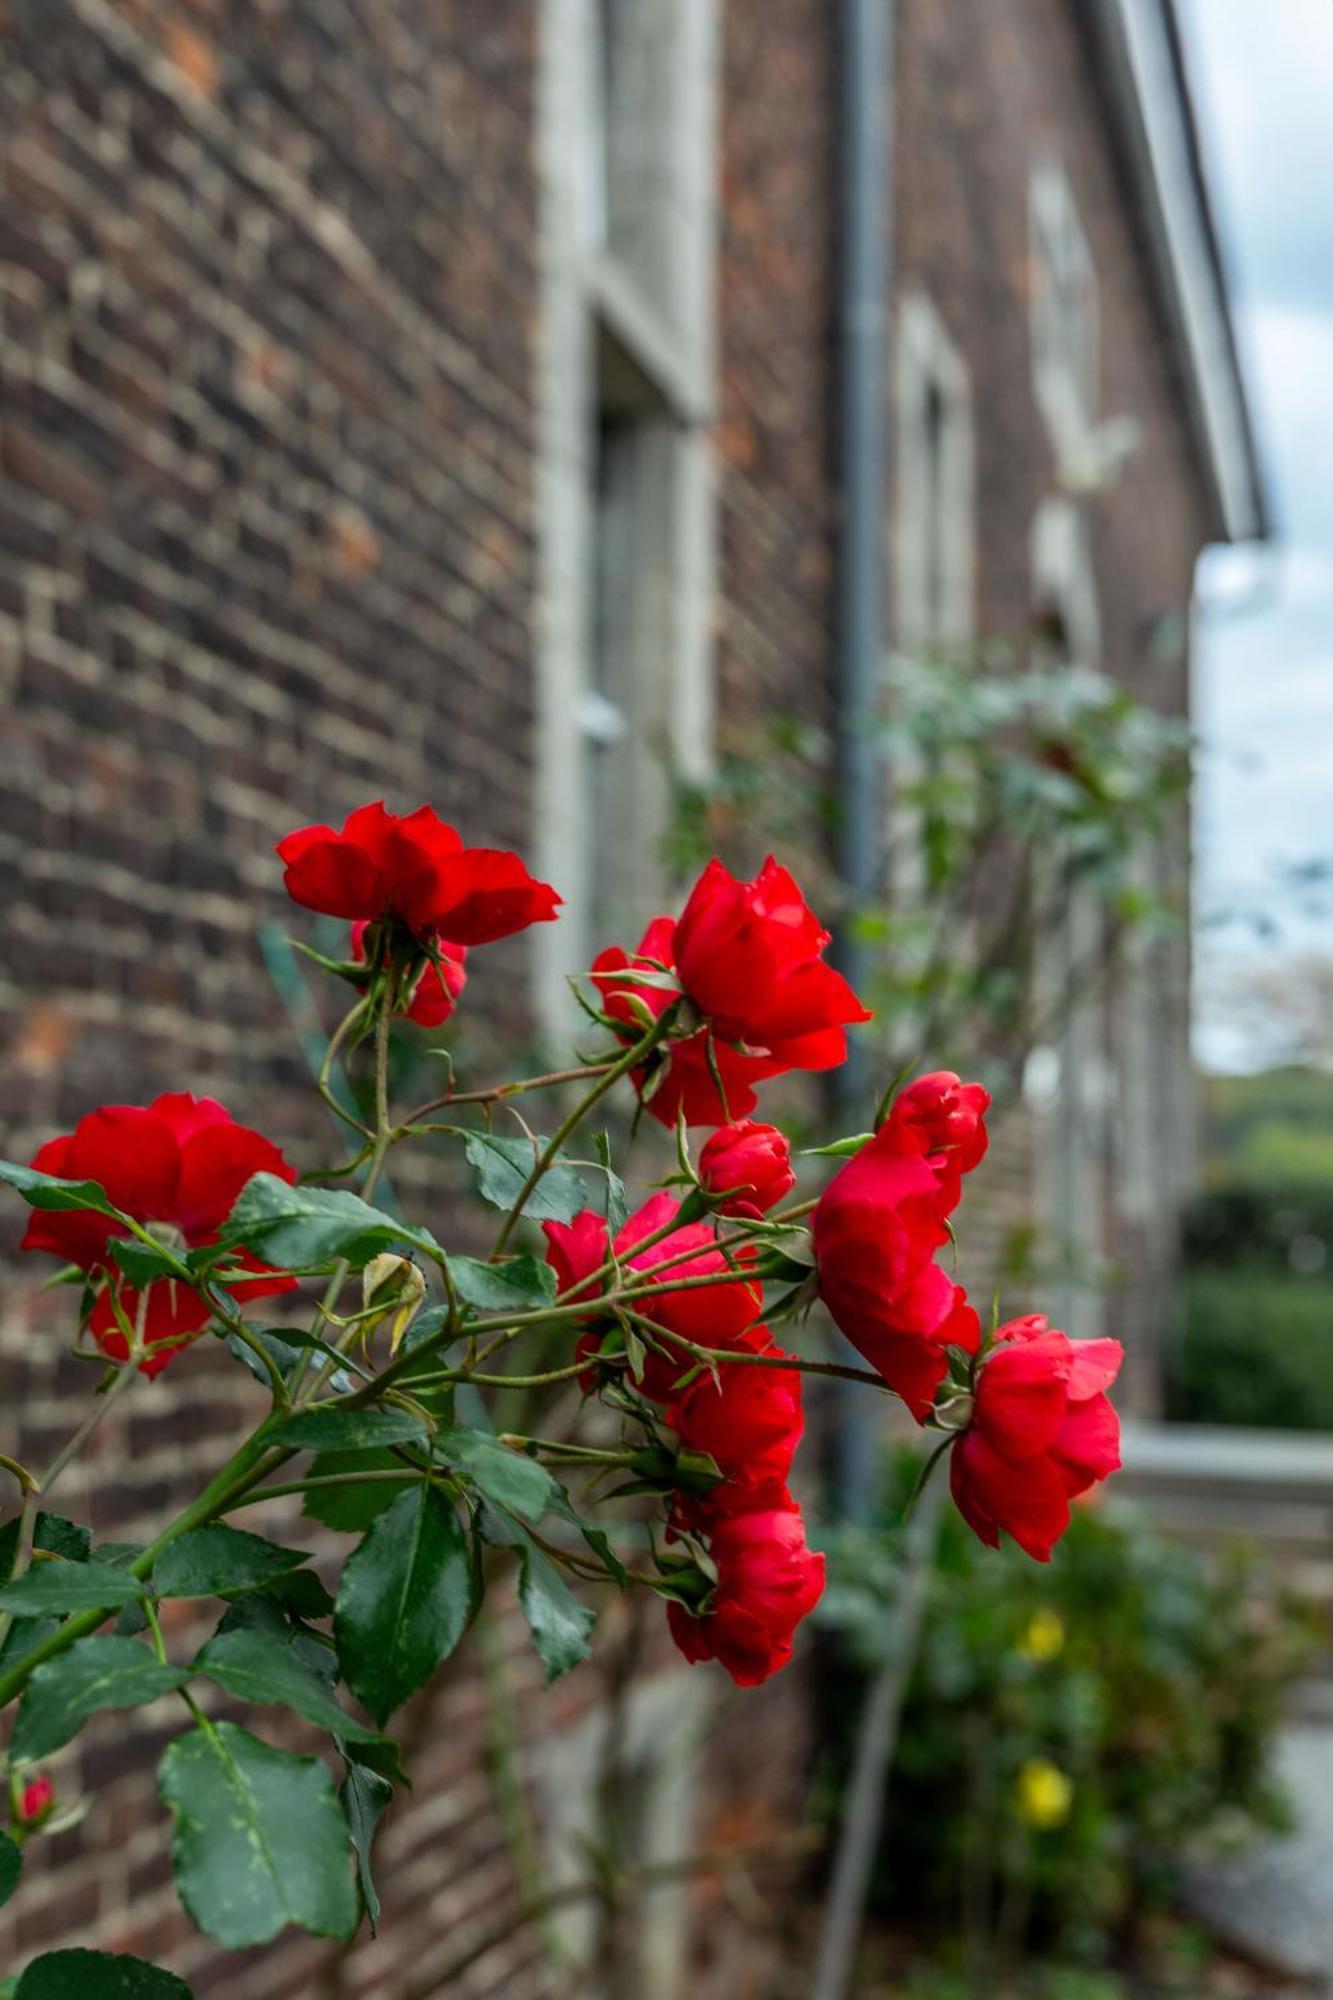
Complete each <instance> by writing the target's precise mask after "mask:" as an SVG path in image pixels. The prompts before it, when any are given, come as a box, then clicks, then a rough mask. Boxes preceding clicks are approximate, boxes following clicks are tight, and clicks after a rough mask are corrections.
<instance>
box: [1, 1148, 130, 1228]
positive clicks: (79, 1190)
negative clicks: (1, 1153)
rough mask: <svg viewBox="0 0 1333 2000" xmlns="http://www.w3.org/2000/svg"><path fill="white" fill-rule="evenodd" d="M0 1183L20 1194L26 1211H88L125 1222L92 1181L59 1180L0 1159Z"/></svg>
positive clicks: (104, 1192) (30, 1168) (113, 1204)
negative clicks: (82, 1209)
mask: <svg viewBox="0 0 1333 2000" xmlns="http://www.w3.org/2000/svg"><path fill="white" fill-rule="evenodd" d="M0 1181H6V1182H8V1184H9V1186H10V1187H12V1188H14V1189H15V1190H16V1192H17V1193H19V1194H21V1195H22V1196H23V1199H24V1200H25V1201H26V1202H27V1204H28V1206H29V1208H46V1209H60V1208H91V1209H92V1210H93V1211H94V1213H95V1214H97V1215H111V1216H114V1217H115V1219H116V1221H117V1222H128V1220H129V1217H128V1216H127V1215H126V1214H125V1213H124V1211H123V1210H122V1209H119V1208H117V1207H116V1206H115V1203H114V1202H112V1201H111V1200H110V1199H109V1198H108V1196H107V1192H106V1189H105V1188H103V1187H99V1186H98V1184H97V1182H96V1181H66V1180H61V1179H60V1178H59V1177H58V1176H57V1175H55V1174H39V1173H38V1172H37V1170H36V1168H35V1167H21V1166H19V1165H18V1164H17V1163H16V1162H15V1161H13V1160H0Z"/></svg>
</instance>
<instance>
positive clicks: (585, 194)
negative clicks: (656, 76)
mask: <svg viewBox="0 0 1333 2000" xmlns="http://www.w3.org/2000/svg"><path fill="white" fill-rule="evenodd" d="M719 5H720V0H673V6H674V8H675V19H674V21H673V29H674V34H675V42H674V47H673V51H672V69H673V76H672V79H671V82H672V85H673V88H674V89H675V91H676V92H677V93H678V104H679V109H680V114H681V115H679V116H677V117H674V118H673V119H672V121H671V123H670V130H669V138H668V145H667V152H668V157H667V158H666V159H665V160H664V162H663V173H664V176H665V177H666V179H667V181H668V183H669V187H670V196H669V206H668V207H667V208H666V209H665V210H664V211H663V213H664V216H665V218H666V223H665V227H666V235H667V255H668V258H669V262H670V267H671V283H670V285H669V286H668V287H667V288H665V294H664V300H663V301H654V300H653V299H651V298H649V297H648V296H647V294H646V292H645V290H644V288H643V287H642V286H641V285H639V284H636V282H635V280H634V277H633V274H632V273H631V272H630V271H629V270H628V269H627V268H626V267H625V266H624V265H622V264H621V263H620V262H619V261H618V260H617V258H616V257H615V256H614V254H613V253H612V252H611V250H610V249H609V248H608V247H607V245H606V243H605V242H604V241H599V240H598V239H599V237H600V235H601V234H602V232H601V231H600V230H599V229H598V227H597V217H596V215H595V214H594V213H593V210H594V208H595V206H596V200H595V195H594V194H593V193H592V192H591V191H590V178H593V176H592V173H591V169H590V163H589V150H588V144H587V127H588V122H589V118H590V117H594V118H595V116H596V115H597V106H596V102H595V99H596V93H597V91H598V89H599V87H600V86H599V83H598V80H597V62H596V55H597V41H596V32H597V28H596V6H595V0H541V18H540V30H541V50H540V66H539V93H538V96H539V103H538V129H537V154H538V177H539V185H540V191H541V232H542V325H541V334H540V362H539V380H538V389H539V409H540V423H541V438H540V447H539V463H538V472H537V515H538V520H537V527H538V547H539V555H538V578H539V586H538V587H539V612H538V627H537V648H536V654H537V676H536V680H537V685H536V704H535V711H536V714H535V720H536V728H535V733H534V751H535V763H536V775H535V800H534V805H535V810H534V841H533V858H534V867H535V868H536V871H537V873H538V874H539V875H541V876H543V877H544V878H545V879H546V880H548V881H550V882H552V883H553V884H554V885H555V887H556V888H557V889H558V890H559V891H560V892H561V894H562V895H563V896H564V898H565V909H564V910H563V911H562V914H561V920H560V922H558V923H556V924H544V925H539V926H536V927H535V928H534V931H533V949H534V980H535V1011H536V1014H537V1018H538V1021H539V1024H540V1026H541V1027H542V1028H543V1029H545V1030H546V1031H547V1032H548V1033H551V1034H559V1033H561V1032H563V1031H565V1030H567V1028H568V1026H569V1024H570V1021H571V1019H572V1018H573V1016H572V1013H571V1006H572V1003H571V1002H570V999H569V996H568V993H567V991H566V980H567V979H568V977H570V976H571V975H573V974H576V973H579V972H583V971H586V969H587V966H588V963H589V961H590V957H591V955H592V953H593V952H594V951H595V950H596V949H597V948H598V947H599V945H600V944H601V943H604V942H610V940H605V939H595V938H593V936H592V935H591V931H590V926H589V921H588V911H589V907H590V903H591V877H592V869H591V866H590V860H591V851H592V833H591V827H590V813H591V810H592V808H591V803H590V796H589V786H588V784H587V782H586V747H587V744H588V742H589V741H590V740H593V741H602V742H605V741H608V740H613V739H614V736H615V732H616V723H615V719H614V718H613V717H610V716H608V714H607V713H606V710H607V708H608V707H611V706H614V704H610V703H608V702H607V701H606V699H605V697H604V696H600V695H598V694H597V692H596V690H594V689H593V688H592V687H591V683H590V668H591V662H592V659H593V650H594V630H595V616H596V606H595V603H594V587H595V586H594V582H593V573H594V541H595V535H594V529H595V518H594V502H593V495H592V486H593V473H594V450H595V425H596V422H597V405H596V397H597V352H598V340H599V329H600V328H606V329H607V330H609V332H610V333H611V334H612V335H613V336H614V338H615V340H616V342H617V343H618V345H619V346H620V347H621V348H622V349H623V350H624V351H625V352H626V353H627V354H628V355H629V356H630V357H631V358H632V360H633V362H634V364H635V366H636V367H637V368H638V369H639V370H640V371H641V372H642V373H643V375H644V376H645V378H646V379H647V381H648V382H650V383H651V385H652V388H653V391H654V394H655V397H656V399H657V400H658V401H659V402H660V404H661V409H662V425H661V427H660V429H661V437H660V439H659V446H658V447H653V449H655V450H657V454H658V462H659V463H660V461H661V460H662V459H663V458H664V459H665V462H666V469H665V473H664V475H663V478H664V489H665V490H664V494H663V501H664V508H663V511H664V514H665V516H666V518H667V520H668V522H669V527H668V529H667V531H666V532H665V533H664V534H663V535H662V537H661V538H660V542H661V546H660V548H658V549H656V550H655V551H654V560H653V563H652V565H651V566H650V567H651V570H652V573H651V574H649V573H648V571H647V570H645V576H644V631H645V642H646V644H647V645H648V646H649V647H650V649H651V651H652V652H653V655H654V657H655V658H660V660H661V670H662V671H665V672H666V673H668V674H669V676H670V682H669V688H668V690H667V695H668V699H667V704H666V707H667V719H668V733H669V739H670V740H669V750H670V756H671V760H672V763H673V765H674V767H675V769H676V770H677V771H678V772H680V773H681V774H682V775H686V776H693V777H702V776H704V775H706V773H707V771H708V769H709V767H710V765H711V760H712V754H713V729H714V716H713V660H712V616H711V611H712V595H713V561H714V556H713V541H714V532H713V524H714V512H715V500H714V479H713V466H712V454H711V447H710V443H709V438H708V426H709V424H710V422H711V418H712V412H713V407H714V396H715V373H716V360H715V343H716V333H715V325H714V305H713V294H714V268H715V235H716V134H715V126H716V116H717V66H718V60H719V51H718V38H719V22H718V9H719ZM648 670H650V669H649V668H647V667H646V668H645V671H648ZM651 914H652V912H651V911H645V912H644V916H645V918H646V917H647V916H648V915H651Z"/></svg>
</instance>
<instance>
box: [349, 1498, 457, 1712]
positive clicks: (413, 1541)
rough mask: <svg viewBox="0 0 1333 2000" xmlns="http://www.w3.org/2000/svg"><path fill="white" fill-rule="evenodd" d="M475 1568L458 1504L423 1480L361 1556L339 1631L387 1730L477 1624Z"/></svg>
mask: <svg viewBox="0 0 1333 2000" xmlns="http://www.w3.org/2000/svg"><path fill="white" fill-rule="evenodd" d="M472 1598H473V1585H472V1563H471V1559H470V1557H469V1554H468V1546H467V1539H466V1537H465V1535H464V1533H463V1530H462V1527H461V1525H460V1523H459V1519H458V1515H457V1513H456V1512H455V1510H454V1508H453V1506H452V1504H451V1503H450V1502H449V1501H448V1500H447V1499H446V1498H445V1497H444V1495H443V1494H442V1493H440V1492H439V1491H438V1489H437V1488H435V1487H434V1486H432V1485H431V1484H430V1483H429V1482H428V1481H426V1480H417V1481H416V1482H415V1483H414V1484H413V1485H412V1486H411V1487H410V1488H409V1489H408V1491H407V1492H406V1493H400V1494H399V1495H398V1498H397V1499H396V1500H395V1501H394V1503H393V1505H392V1506H391V1507H390V1508H389V1509H388V1510H387V1512H385V1513H383V1514H381V1515H380V1517H379V1519H378V1520H377V1521H376V1522H375V1523H374V1525H373V1526H372V1527H371V1529H370V1531H369V1533H368V1534H367V1535H366V1537H365V1539H364V1541H362V1542H361V1544H360V1546H359V1547H358V1548H356V1549H354V1550H353V1552H352V1554H351V1555H350V1556H349V1558H348V1560H347V1563H346V1566H345V1567H344V1569H343V1574H342V1582H341V1584H340V1586H339V1589H338V1608H337V1613H336V1617H335V1623H334V1630H335V1633H336V1636H337V1641H338V1658H339V1660H340V1661H341V1662H342V1670H343V1677H344V1679H345V1680H346V1681H347V1684H348V1686H349V1687H350V1688H351V1689H352V1692H353V1693H354V1694H355V1695H356V1697H357V1699H358V1700H359V1701H360V1702H361V1703H362V1704H363V1706H364V1707H365V1708H366V1709H368V1710H369V1712H370V1714H371V1715H373V1716H374V1718H375V1720H376V1721H377V1722H378V1723H380V1724H383V1723H384V1722H385V1720H386V1719H387V1718H388V1717H389V1716H390V1715H391V1714H392V1713H393V1711H394V1709H395V1708H397V1707H398V1706H399V1705H400V1704H401V1703H402V1702H404V1701H406V1700H407V1697H408V1696H409V1695H410V1694H414V1693H415V1692H416V1690H417V1689H418V1688H419V1687H421V1686H423V1685H424V1684H425V1682H426V1681H427V1680H429V1678H430V1676H431V1675H432V1674H433V1673H434V1671H435V1669H436V1667H437V1666H438V1665H439V1664H440V1662H441V1660H443V1659H446V1658H447V1657H448V1655H449V1654H450V1653H452V1651H453V1649H454V1647H455V1646H456V1645H457V1644H458V1642H459V1640H460V1639H461V1638H462V1636H463V1633H464V1631H465V1630H466V1628H467V1625H468V1621H469V1619H470V1618H471V1616H472V1608H473V1603H472Z"/></svg>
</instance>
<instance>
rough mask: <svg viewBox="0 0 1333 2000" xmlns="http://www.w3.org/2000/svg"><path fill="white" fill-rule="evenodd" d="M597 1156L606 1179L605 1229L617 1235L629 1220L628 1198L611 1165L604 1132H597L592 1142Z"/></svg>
mask: <svg viewBox="0 0 1333 2000" xmlns="http://www.w3.org/2000/svg"><path fill="white" fill-rule="evenodd" d="M594 1143H595V1144H596V1147H597V1158H598V1160H599V1161H600V1162H601V1168H602V1173H603V1175H604V1177H605V1181H606V1190H605V1198H604V1200H603V1204H602V1213H603V1215H604V1216H605V1217H606V1227H607V1231H608V1233H609V1234H610V1235H612V1236H617V1235H619V1233H620V1231H621V1230H622V1229H623V1228H624V1227H625V1224H626V1222H627V1221H628V1220H629V1199H628V1197H627V1195H626V1193H625V1183H624V1181H622V1180H621V1178H620V1175H619V1174H618V1173H616V1171H615V1169H614V1168H613V1167H612V1165H611V1141H610V1138H609V1137H608V1135H607V1134H606V1133H605V1132H599V1133H598V1134H597V1137H596V1140H595V1142H594Z"/></svg>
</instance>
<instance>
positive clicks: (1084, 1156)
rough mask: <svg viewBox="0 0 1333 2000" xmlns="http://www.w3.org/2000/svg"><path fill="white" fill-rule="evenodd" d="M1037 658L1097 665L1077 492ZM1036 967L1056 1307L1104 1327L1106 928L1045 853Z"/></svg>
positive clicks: (1045, 587) (1052, 527)
mask: <svg viewBox="0 0 1333 2000" xmlns="http://www.w3.org/2000/svg"><path fill="white" fill-rule="evenodd" d="M1032 574H1033V626H1034V631H1035V633H1036V647H1035V651H1036V663H1037V664H1038V665H1040V666H1043V667H1046V668H1052V667H1058V666H1061V665H1067V666H1069V667H1071V668H1073V667H1091V666H1095V665H1096V664H1097V663H1098V660H1099V658H1100V654H1101V616H1100V610H1099V606H1098V598H1097V582H1096V576H1095V573H1094V570H1093V564H1092V554H1091V549H1090V546H1089V542H1088V533H1087V522H1086V520H1085V519H1084V516H1083V514H1082V513H1081V512H1080V510H1079V509H1078V508H1077V507H1076V506H1075V505H1074V504H1073V503H1072V502H1071V501H1068V500H1051V501H1048V502H1047V503H1046V504H1045V505H1044V506H1043V507H1042V508H1041V509H1040V510H1039V511H1038V514H1037V518H1036V522H1035V524H1034V528H1033V537H1032ZM1033 902H1034V911H1035V918H1036V957H1035V963H1034V965H1033V968H1032V978H1033V985H1034V993H1033V1013H1034V1018H1035V1021H1036V1025H1037V1041H1036V1046H1035V1047H1034V1048H1033V1049H1032V1051H1031V1053H1030V1055H1029V1057H1028V1065H1027V1072H1026V1076H1025V1084H1026V1094H1027V1098H1028V1102H1029V1106H1030V1108H1031V1110H1032V1111H1033V1113H1034V1117H1035V1119H1036V1123H1037V1131H1036V1135H1035V1139H1036V1150H1037V1159H1038V1168H1037V1171H1038V1178H1039V1190H1038V1193H1039V1204H1040V1210H1041V1214H1042V1217H1043V1221H1044V1225H1045V1231H1046V1234H1047V1237H1048V1238H1049V1245H1050V1249H1051V1251H1052V1253H1053V1255H1054V1258H1055V1260H1056V1263H1057V1267H1058V1268H1057V1274H1056V1277H1055V1280H1054V1282H1053V1283H1052V1285H1051V1287H1050V1294H1051V1299H1052V1303H1051V1315H1052V1318H1053V1319H1054V1320H1055V1322H1056V1324H1058V1325H1060V1326H1061V1327H1063V1328H1064V1329H1065V1331H1066V1332H1068V1333H1071V1334H1076V1335H1084V1336H1088V1335H1093V1334H1096V1333H1099V1332H1100V1331H1101V1319H1102V1292H1101V1285H1102V1278H1103V1266H1104V1262H1105V1251H1106V1202H1107V1199H1108V1169H1109V1163H1110V1156H1111V1151H1112V1144H1113V1132H1112V1115H1113V1110H1114V1105H1115V1100H1116V1096H1117V1079H1116V1072H1115V1068H1114V1066H1113V1064H1112V1061H1111V1056H1110V1043H1109V1029H1108V1021H1107V1007H1106V995H1105V992H1104V990H1103V975H1104V971H1105V964H1104V957H1105V947H1106V938H1105V926H1104V923H1103V919H1102V912H1101V906H1100V904H1099V903H1098V902H1097V900H1096V897H1095V896H1094V894H1093V893H1092V891H1091V890H1090V889H1089V888H1088V887H1087V886H1086V885H1085V884H1082V883H1079V882H1076V881H1074V880H1073V879H1072V878H1071V874H1070V870H1069V866H1068V861H1067V857H1066V856H1064V855H1062V854H1060V853H1052V854H1048V855H1044V856H1040V857H1038V862H1037V870H1036V878H1035V879H1034V882H1033Z"/></svg>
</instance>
